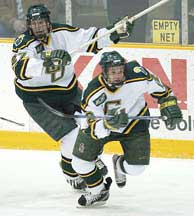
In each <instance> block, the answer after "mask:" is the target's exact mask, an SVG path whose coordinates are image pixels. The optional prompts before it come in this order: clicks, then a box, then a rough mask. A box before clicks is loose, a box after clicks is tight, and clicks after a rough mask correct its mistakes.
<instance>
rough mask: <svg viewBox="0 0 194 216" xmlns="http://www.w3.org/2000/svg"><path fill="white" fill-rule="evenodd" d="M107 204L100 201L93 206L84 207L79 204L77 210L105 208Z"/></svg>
mask: <svg viewBox="0 0 194 216" xmlns="http://www.w3.org/2000/svg"><path fill="white" fill-rule="evenodd" d="M106 203H107V202H106V201H100V202H96V203H94V204H92V205H89V206H82V205H79V204H77V206H76V208H80V209H83V208H98V207H103V206H104V205H105V204H106Z"/></svg>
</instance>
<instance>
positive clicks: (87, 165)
mask: <svg viewBox="0 0 194 216" xmlns="http://www.w3.org/2000/svg"><path fill="white" fill-rule="evenodd" d="M71 163H72V167H73V169H74V170H75V171H76V172H77V173H79V174H84V173H89V172H91V171H92V170H94V169H95V161H91V162H89V161H85V160H82V159H80V158H78V157H76V156H74V155H73V158H72V162H71Z"/></svg>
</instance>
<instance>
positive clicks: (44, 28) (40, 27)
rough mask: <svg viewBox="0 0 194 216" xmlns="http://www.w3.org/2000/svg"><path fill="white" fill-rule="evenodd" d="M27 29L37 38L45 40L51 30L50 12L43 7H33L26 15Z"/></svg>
mask: <svg viewBox="0 0 194 216" xmlns="http://www.w3.org/2000/svg"><path fill="white" fill-rule="evenodd" d="M26 17H27V19H26V24H27V29H28V30H29V32H30V34H31V35H33V36H34V37H35V38H37V39H39V40H41V39H43V40H44V39H45V38H46V37H47V35H48V33H49V32H50V30H51V22H50V11H49V10H48V9H47V8H46V7H45V6H44V5H43V4H40V5H33V6H31V7H30V8H29V9H28V12H27V15H26Z"/></svg>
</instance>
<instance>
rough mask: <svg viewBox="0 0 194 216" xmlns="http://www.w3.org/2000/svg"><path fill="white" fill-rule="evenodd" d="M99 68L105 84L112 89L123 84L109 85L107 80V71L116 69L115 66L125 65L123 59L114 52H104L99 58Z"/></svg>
mask: <svg viewBox="0 0 194 216" xmlns="http://www.w3.org/2000/svg"><path fill="white" fill-rule="evenodd" d="M99 64H100V66H101V67H102V76H103V78H104V80H105V81H106V83H107V84H108V85H109V86H112V87H116V88H117V87H120V86H121V85H122V84H123V81H124V80H123V81H122V82H120V83H118V85H117V84H112V83H109V81H108V80H109V78H108V74H107V73H108V69H109V68H110V67H116V66H124V65H125V59H124V58H123V57H122V56H121V55H120V54H119V53H118V52H116V51H112V52H105V53H103V54H102V56H101V60H100V62H99Z"/></svg>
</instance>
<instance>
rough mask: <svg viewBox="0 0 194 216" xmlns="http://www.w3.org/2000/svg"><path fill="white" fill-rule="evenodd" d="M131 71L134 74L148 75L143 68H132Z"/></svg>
mask: <svg viewBox="0 0 194 216" xmlns="http://www.w3.org/2000/svg"><path fill="white" fill-rule="evenodd" d="M133 71H134V72H135V73H143V74H145V75H146V76H147V75H148V73H147V71H146V70H145V69H144V68H143V67H134V68H133Z"/></svg>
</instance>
